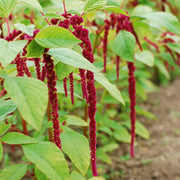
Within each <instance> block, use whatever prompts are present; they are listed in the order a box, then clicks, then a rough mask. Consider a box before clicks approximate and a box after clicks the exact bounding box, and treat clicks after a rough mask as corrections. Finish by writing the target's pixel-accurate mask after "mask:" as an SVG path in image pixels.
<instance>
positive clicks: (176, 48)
mask: <svg viewBox="0 0 180 180" xmlns="http://www.w3.org/2000/svg"><path fill="white" fill-rule="evenodd" d="M167 46H168V47H169V48H170V49H171V50H173V51H175V52H177V53H178V54H180V44H178V43H167Z"/></svg>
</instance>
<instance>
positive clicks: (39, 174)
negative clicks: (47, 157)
mask: <svg viewBox="0 0 180 180" xmlns="http://www.w3.org/2000/svg"><path fill="white" fill-rule="evenodd" d="M34 170H35V175H36V178H37V179H38V180H48V178H47V177H46V176H45V175H44V174H43V173H42V172H41V171H40V170H39V169H38V168H37V167H36V166H35V168H34Z"/></svg>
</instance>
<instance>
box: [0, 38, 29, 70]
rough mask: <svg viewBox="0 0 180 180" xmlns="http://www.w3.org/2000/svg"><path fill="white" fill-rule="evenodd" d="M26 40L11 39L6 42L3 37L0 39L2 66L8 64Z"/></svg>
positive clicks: (0, 60)
mask: <svg viewBox="0 0 180 180" xmlns="http://www.w3.org/2000/svg"><path fill="white" fill-rule="evenodd" d="M27 42H28V41H26V40H20V41H11V42H8V41H6V40H4V39H0V62H1V64H2V66H3V67H6V66H7V65H8V64H10V63H11V62H12V61H13V60H14V59H15V58H16V56H17V55H18V54H19V53H20V51H21V50H22V49H23V48H24V46H25V45H26V44H27Z"/></svg>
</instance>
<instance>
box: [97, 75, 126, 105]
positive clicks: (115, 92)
mask: <svg viewBox="0 0 180 180" xmlns="http://www.w3.org/2000/svg"><path fill="white" fill-rule="evenodd" d="M94 78H95V80H96V81H97V82H98V83H100V84H101V85H102V86H103V87H104V88H106V90H107V91H108V92H109V93H110V94H111V96H112V97H114V98H115V99H117V100H118V101H119V102H121V103H122V104H124V100H123V98H122V96H121V93H120V91H119V90H118V88H117V86H115V85H114V84H111V83H110V82H109V81H108V79H107V78H106V77H105V76H104V75H103V74H101V73H95V74H94Z"/></svg>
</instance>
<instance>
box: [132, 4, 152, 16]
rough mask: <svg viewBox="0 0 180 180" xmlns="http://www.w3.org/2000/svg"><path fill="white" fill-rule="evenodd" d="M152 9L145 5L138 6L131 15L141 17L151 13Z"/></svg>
mask: <svg viewBox="0 0 180 180" xmlns="http://www.w3.org/2000/svg"><path fill="white" fill-rule="evenodd" d="M152 12H153V9H152V8H151V7H150V6H147V5H138V6H136V7H135V8H134V9H133V12H132V15H133V16H141V15H144V14H147V13H152Z"/></svg>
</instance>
